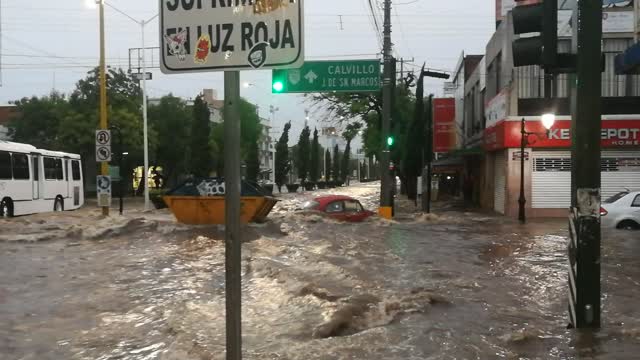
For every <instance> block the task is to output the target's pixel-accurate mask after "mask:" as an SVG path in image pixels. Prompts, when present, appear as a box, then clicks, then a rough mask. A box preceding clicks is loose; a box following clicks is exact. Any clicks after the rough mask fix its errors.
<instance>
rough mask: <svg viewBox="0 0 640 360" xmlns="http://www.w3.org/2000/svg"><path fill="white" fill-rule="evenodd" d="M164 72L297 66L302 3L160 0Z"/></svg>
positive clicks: (292, 0)
mask: <svg viewBox="0 0 640 360" xmlns="http://www.w3.org/2000/svg"><path fill="white" fill-rule="evenodd" d="M160 44H161V45H160V57H161V60H160V64H161V69H162V72H164V73H180V72H199V71H230V70H252V69H277V68H296V67H300V66H301V65H302V63H303V62H304V17H303V0H160Z"/></svg>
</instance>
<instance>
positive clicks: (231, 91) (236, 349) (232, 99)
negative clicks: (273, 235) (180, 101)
mask: <svg viewBox="0 0 640 360" xmlns="http://www.w3.org/2000/svg"><path fill="white" fill-rule="evenodd" d="M224 98H225V100H224V136H225V139H226V141H225V143H226V145H225V147H224V163H225V164H236V165H235V166H225V167H224V177H225V185H226V192H225V219H226V220H225V222H226V224H225V226H226V227H225V251H226V263H225V269H226V272H225V279H226V283H227V288H226V301H227V314H226V315H227V359H241V358H242V321H241V316H240V315H241V304H242V285H241V284H242V280H241V274H242V266H241V263H242V234H241V232H240V191H241V189H240V182H241V178H240V114H239V111H238V104H239V101H240V73H239V72H238V71H226V72H225V73H224Z"/></svg>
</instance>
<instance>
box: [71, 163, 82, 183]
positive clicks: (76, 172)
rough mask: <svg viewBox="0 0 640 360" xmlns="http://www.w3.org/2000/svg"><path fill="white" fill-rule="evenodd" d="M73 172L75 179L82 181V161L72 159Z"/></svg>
mask: <svg viewBox="0 0 640 360" xmlns="http://www.w3.org/2000/svg"><path fill="white" fill-rule="evenodd" d="M71 172H72V175H73V181H80V161H77V160H72V161H71Z"/></svg>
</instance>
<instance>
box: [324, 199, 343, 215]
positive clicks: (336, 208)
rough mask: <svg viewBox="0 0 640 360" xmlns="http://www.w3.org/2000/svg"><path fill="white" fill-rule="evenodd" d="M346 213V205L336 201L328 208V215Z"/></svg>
mask: <svg viewBox="0 0 640 360" xmlns="http://www.w3.org/2000/svg"><path fill="white" fill-rule="evenodd" d="M343 211H344V204H343V203H342V201H335V202H332V203H331V204H329V206H327V212H328V213H339V212H343Z"/></svg>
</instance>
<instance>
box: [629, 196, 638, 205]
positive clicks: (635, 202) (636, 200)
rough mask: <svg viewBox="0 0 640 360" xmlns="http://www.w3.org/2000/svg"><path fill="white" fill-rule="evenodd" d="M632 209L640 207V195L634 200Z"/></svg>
mask: <svg viewBox="0 0 640 360" xmlns="http://www.w3.org/2000/svg"><path fill="white" fill-rule="evenodd" d="M631 207H640V195H636V198H635V199H634V200H633V203H632V204H631Z"/></svg>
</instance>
